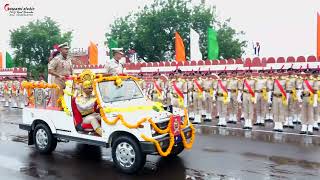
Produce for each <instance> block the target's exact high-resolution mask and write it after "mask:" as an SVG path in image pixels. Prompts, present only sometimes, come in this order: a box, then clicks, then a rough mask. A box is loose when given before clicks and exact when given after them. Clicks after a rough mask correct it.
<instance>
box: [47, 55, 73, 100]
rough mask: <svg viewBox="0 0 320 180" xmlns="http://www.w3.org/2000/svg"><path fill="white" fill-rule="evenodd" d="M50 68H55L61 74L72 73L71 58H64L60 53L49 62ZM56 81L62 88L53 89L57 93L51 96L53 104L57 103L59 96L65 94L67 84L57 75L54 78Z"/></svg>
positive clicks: (67, 74)
mask: <svg viewBox="0 0 320 180" xmlns="http://www.w3.org/2000/svg"><path fill="white" fill-rule="evenodd" d="M48 69H49V70H53V71H54V72H55V73H57V74H59V75H60V76H69V75H72V62H71V58H69V57H67V58H64V57H63V56H62V55H58V56H56V57H55V58H53V59H52V60H51V61H50V62H49V64H48ZM54 83H55V84H57V85H58V86H59V87H60V89H59V91H56V90H53V91H54V94H55V95H54V96H53V97H51V98H52V104H53V105H55V102H56V101H57V100H58V98H59V97H60V96H62V95H63V90H64V88H65V86H66V84H65V81H64V80H61V79H60V78H57V77H55V78H54Z"/></svg>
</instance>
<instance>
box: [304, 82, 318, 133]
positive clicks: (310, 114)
mask: <svg viewBox="0 0 320 180" xmlns="http://www.w3.org/2000/svg"><path fill="white" fill-rule="evenodd" d="M307 81H308V82H309V84H310V86H311V87H312V88H313V90H314V92H317V90H318V89H317V87H316V80H315V79H313V78H308V79H307ZM302 90H303V95H302V109H301V114H302V127H301V132H302V133H305V132H306V131H308V132H309V133H312V131H313V124H314V108H315V107H317V101H318V99H317V93H315V94H313V95H312V94H311V93H310V91H309V89H308V87H307V85H306V83H305V81H304V82H303V83H302ZM312 98H313V102H312V101H311V99H312Z"/></svg>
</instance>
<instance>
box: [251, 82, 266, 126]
mask: <svg viewBox="0 0 320 180" xmlns="http://www.w3.org/2000/svg"><path fill="white" fill-rule="evenodd" d="M254 89H255V95H256V98H257V103H256V105H255V106H256V113H257V122H256V125H264V118H265V117H266V112H267V108H266V107H268V94H267V79H266V78H263V77H258V78H257V79H256V83H255V87H254Z"/></svg>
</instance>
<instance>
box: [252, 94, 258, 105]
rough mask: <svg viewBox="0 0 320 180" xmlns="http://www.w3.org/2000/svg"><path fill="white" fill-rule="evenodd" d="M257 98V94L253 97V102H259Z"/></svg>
mask: <svg viewBox="0 0 320 180" xmlns="http://www.w3.org/2000/svg"><path fill="white" fill-rule="evenodd" d="M257 99H258V98H257V95H255V96H254V98H253V104H257Z"/></svg>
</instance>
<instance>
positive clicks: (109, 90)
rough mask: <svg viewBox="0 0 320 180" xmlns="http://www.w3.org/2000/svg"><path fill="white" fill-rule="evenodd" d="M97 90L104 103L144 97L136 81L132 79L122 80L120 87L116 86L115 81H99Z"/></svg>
mask: <svg viewBox="0 0 320 180" xmlns="http://www.w3.org/2000/svg"><path fill="white" fill-rule="evenodd" d="M99 90H100V94H101V98H102V100H103V102H105V103H111V102H116V101H126V100H131V99H138V98H143V97H144V96H143V93H142V92H141V90H140V88H139V87H138V85H137V83H136V82H135V81H133V80H123V81H122V86H121V87H117V86H116V85H115V81H106V82H101V83H99Z"/></svg>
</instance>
